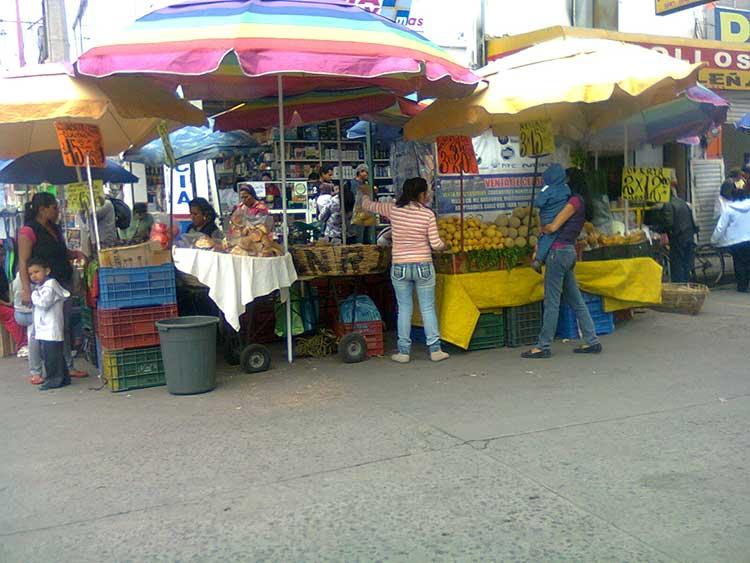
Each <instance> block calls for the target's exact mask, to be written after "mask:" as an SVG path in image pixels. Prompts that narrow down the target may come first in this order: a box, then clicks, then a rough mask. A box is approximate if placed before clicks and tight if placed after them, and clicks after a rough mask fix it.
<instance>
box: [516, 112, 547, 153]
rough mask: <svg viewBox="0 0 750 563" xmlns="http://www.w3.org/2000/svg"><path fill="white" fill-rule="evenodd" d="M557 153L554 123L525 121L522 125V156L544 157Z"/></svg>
mask: <svg viewBox="0 0 750 563" xmlns="http://www.w3.org/2000/svg"><path fill="white" fill-rule="evenodd" d="M553 152H555V137H554V135H552V122H551V121H549V120H548V119H546V120H542V121H525V122H523V123H521V156H522V157H524V158H526V157H530V156H543V155H546V154H552V153H553Z"/></svg>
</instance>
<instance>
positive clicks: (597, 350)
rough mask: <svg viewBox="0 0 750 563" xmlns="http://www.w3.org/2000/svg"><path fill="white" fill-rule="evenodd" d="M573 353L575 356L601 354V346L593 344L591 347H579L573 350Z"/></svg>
mask: <svg viewBox="0 0 750 563" xmlns="http://www.w3.org/2000/svg"><path fill="white" fill-rule="evenodd" d="M573 352H574V353H575V354H601V352H602V345H601V344H594V345H592V346H581V347H580V348H576V349H575V350H573Z"/></svg>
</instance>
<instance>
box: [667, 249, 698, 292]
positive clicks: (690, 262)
mask: <svg viewBox="0 0 750 563" xmlns="http://www.w3.org/2000/svg"><path fill="white" fill-rule="evenodd" d="M694 264H695V244H694V243H693V242H692V241H690V242H685V243H678V242H677V241H675V242H670V245H669V270H670V272H671V274H672V282H674V283H687V282H689V281H690V276H691V275H692V272H693V268H694Z"/></svg>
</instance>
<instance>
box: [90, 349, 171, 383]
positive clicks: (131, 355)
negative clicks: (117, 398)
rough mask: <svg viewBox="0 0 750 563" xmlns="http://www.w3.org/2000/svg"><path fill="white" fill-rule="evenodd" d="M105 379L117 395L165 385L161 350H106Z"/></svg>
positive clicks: (104, 361)
mask: <svg viewBox="0 0 750 563" xmlns="http://www.w3.org/2000/svg"><path fill="white" fill-rule="evenodd" d="M103 363H104V377H106V378H107V382H108V383H109V388H110V389H111V390H112V391H113V392H115V393H117V392H120V391H130V390H131V389H145V388H146V387H158V386H159V385H165V384H166V381H165V379H164V363H163V362H162V359H161V348H159V347H158V346H156V347H154V348H138V349H135V350H105V351H104V359H103Z"/></svg>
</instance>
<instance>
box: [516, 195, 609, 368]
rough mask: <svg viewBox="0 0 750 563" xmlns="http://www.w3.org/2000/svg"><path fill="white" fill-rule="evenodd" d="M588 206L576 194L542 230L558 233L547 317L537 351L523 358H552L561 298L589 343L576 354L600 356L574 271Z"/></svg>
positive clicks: (550, 261) (547, 284) (550, 263)
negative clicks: (579, 239) (576, 245)
mask: <svg viewBox="0 0 750 563" xmlns="http://www.w3.org/2000/svg"><path fill="white" fill-rule="evenodd" d="M585 207H586V204H585V203H584V201H583V197H582V196H581V195H580V194H574V195H573V196H572V197H571V198H570V199H569V200H568V203H567V205H566V206H565V207H564V208H563V210H562V211H560V213H558V214H557V217H555V219H554V221H552V223H549V224H547V225H544V226H543V227H542V232H544V233H557V239H555V242H554V244H553V245H552V249H551V250H550V251H549V254H548V256H547V263H546V264H547V267H546V269H545V271H544V318H543V320H542V330H541V332H540V333H539V342H538V343H537V346H536V347H535V348H532V349H531V350H528V351H527V352H524V353H523V354H521V357H523V358H549V357H550V356H551V355H552V352H551V350H550V348H551V346H552V340H553V339H554V338H555V331H556V330H557V320H558V317H559V316H560V299H561V298H563V299H565V301H566V302H567V304H568V305H569V306H570V307H571V308H572V309H573V310H574V311H575V313H576V318H577V319H578V325H579V326H580V327H581V332H583V337H584V339H585V340H586V344H585V345H583V346H581V347H579V348H576V349H575V352H576V353H577V354H598V353H600V352H601V351H602V345H601V343H600V342H599V338H598V337H597V336H596V329H595V327H594V321H593V319H592V318H591V313H589V310H588V307H586V303H585V302H584V301H583V296H581V290H580V289H579V288H578V281H577V280H576V275H575V272H574V270H573V269H574V268H575V265H576V249H575V243H576V240H577V239H578V235H579V234H580V233H581V229H582V228H583V224H584V222H585V221H586V209H585Z"/></svg>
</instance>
